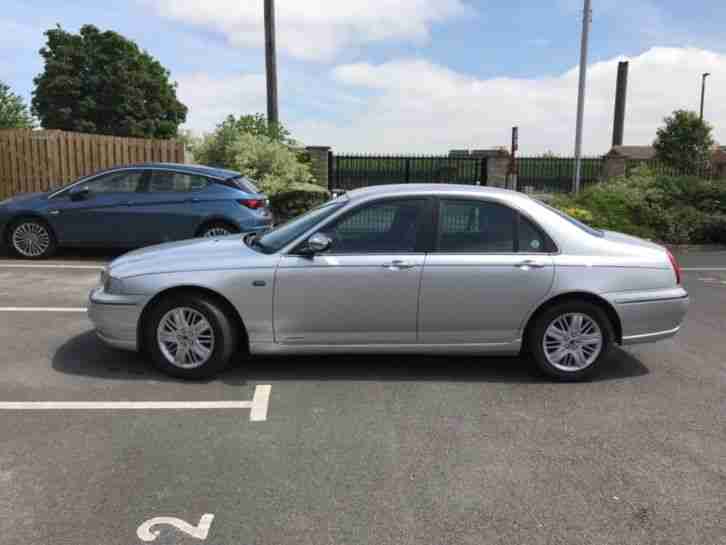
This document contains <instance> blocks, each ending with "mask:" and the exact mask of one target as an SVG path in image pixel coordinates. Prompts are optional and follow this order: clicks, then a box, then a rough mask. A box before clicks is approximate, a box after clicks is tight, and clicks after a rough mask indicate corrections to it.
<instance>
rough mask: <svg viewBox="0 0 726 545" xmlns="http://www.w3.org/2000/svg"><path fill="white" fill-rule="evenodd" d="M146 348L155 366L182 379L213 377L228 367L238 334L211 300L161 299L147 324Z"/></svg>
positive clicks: (191, 297)
mask: <svg viewBox="0 0 726 545" xmlns="http://www.w3.org/2000/svg"><path fill="white" fill-rule="evenodd" d="M144 335H145V339H144V341H145V342H144V344H145V347H146V349H147V350H148V352H149V354H150V355H151V357H152V359H153V360H154V363H155V364H156V366H157V367H158V368H159V369H160V370H162V371H163V372H165V373H167V374H169V375H172V376H175V377H178V378H183V379H190V380H199V379H205V378H209V377H212V376H214V375H216V374H217V373H219V372H220V371H222V370H223V369H224V368H225V367H227V365H228V364H229V362H230V360H231V358H232V355H233V354H234V352H235V350H236V348H237V339H238V334H237V331H235V328H234V326H233V322H232V320H230V318H229V317H228V316H227V315H226V314H225V312H224V311H223V310H222V309H221V308H220V307H219V306H218V305H217V304H216V303H215V302H214V301H212V300H211V299H209V298H207V297H205V296H203V295H197V294H179V295H174V296H171V297H168V298H165V299H162V300H161V301H160V302H159V303H157V304H156V305H155V306H154V307H153V308H152V309H151V312H150V314H149V316H148V318H147V321H146V323H145V324H144Z"/></svg>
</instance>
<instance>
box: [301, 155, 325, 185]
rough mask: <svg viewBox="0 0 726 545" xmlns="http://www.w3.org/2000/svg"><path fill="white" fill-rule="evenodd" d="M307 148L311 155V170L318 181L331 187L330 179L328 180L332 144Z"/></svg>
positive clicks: (319, 183)
mask: <svg viewBox="0 0 726 545" xmlns="http://www.w3.org/2000/svg"><path fill="white" fill-rule="evenodd" d="M305 149H306V151H307V152H308V155H309V156H310V170H311V171H312V173H313V176H314V177H315V181H316V183H317V184H318V185H321V186H323V187H324V188H325V189H330V180H328V172H329V165H328V160H329V156H330V146H308V147H307V148H305Z"/></svg>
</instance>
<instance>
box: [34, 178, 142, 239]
mask: <svg viewBox="0 0 726 545" xmlns="http://www.w3.org/2000/svg"><path fill="white" fill-rule="evenodd" d="M147 176H148V173H147V172H146V171H144V170H139V169H129V170H119V171H114V172H111V173H109V174H105V175H102V176H99V177H97V178H93V179H92V180H89V181H88V182H87V183H83V184H80V185H76V186H74V187H73V188H72V189H71V190H68V191H65V192H63V193H62V194H60V195H57V196H56V197H54V198H53V199H51V200H50V201H49V207H48V219H49V221H50V223H51V226H52V227H53V229H54V231H55V233H56V234H57V235H58V238H59V239H60V242H61V243H62V244H83V245H99V246H105V245H113V246H125V245H128V244H129V243H130V241H131V240H133V239H134V238H135V231H136V226H135V225H134V223H133V221H132V220H133V218H131V210H132V207H131V206H130V205H131V203H132V202H133V200H134V199H135V198H136V196H137V195H139V191H140V190H141V188H142V187H143V181H144V179H145V177H147Z"/></svg>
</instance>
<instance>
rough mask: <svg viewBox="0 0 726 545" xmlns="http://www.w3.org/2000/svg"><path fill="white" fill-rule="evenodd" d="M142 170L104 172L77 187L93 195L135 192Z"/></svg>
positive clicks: (139, 183)
mask: <svg viewBox="0 0 726 545" xmlns="http://www.w3.org/2000/svg"><path fill="white" fill-rule="evenodd" d="M143 176H144V171H143V170H127V171H123V172H114V173H112V174H106V175H105V176H101V177H100V178H96V179H95V180H93V181H91V182H88V183H85V184H80V186H78V187H83V188H87V189H88V191H89V192H90V193H92V194H94V195H96V194H99V193H135V192H136V191H138V190H139V186H140V185H141V179H142V178H143Z"/></svg>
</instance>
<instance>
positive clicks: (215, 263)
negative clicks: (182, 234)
mask: <svg viewBox="0 0 726 545" xmlns="http://www.w3.org/2000/svg"><path fill="white" fill-rule="evenodd" d="M242 239H243V235H230V236H226V237H219V238H196V239H191V240H181V241H179V242H167V243H165V244H159V245H157V246H149V247H147V248H142V249H141V250H136V251H133V252H130V253H128V254H124V255H122V256H121V257H119V258H118V259H115V260H114V261H112V262H111V264H110V265H109V272H110V273H111V274H112V275H113V276H114V277H116V278H125V277H129V276H138V275H142V274H158V273H173V272H189V271H208V270H228V269H238V268H247V267H264V266H267V264H269V262H270V258H271V256H269V255H265V254H260V253H258V252H256V251H254V250H252V249H251V248H250V247H248V246H247V245H246V244H245V243H244V242H243V240H242Z"/></svg>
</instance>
